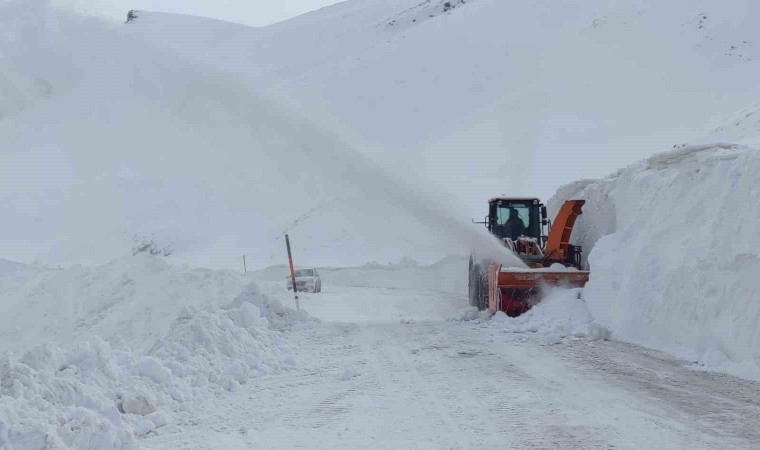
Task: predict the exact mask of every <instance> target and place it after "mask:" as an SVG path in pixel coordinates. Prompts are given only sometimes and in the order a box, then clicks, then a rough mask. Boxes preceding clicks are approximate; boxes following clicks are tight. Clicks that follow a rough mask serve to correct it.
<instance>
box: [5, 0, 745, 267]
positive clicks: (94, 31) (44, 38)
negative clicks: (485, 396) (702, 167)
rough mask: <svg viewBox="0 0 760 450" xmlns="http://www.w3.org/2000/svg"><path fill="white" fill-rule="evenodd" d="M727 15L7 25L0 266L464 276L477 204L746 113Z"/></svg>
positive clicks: (430, 15) (601, 12)
mask: <svg viewBox="0 0 760 450" xmlns="http://www.w3.org/2000/svg"><path fill="white" fill-rule="evenodd" d="M447 3H448V5H449V6H446V4H447ZM732 5H733V7H731V8H726V7H723V6H724V2H718V1H717V0H715V1H707V2H703V3H702V4H701V7H700V8H697V7H696V6H695V5H693V4H692V3H691V2H686V1H685V0H678V1H675V2H666V3H665V2H655V1H647V2H627V1H624V2H616V3H614V4H611V3H609V2H606V1H601V0H596V1H592V2H574V1H567V2H562V3H560V4H557V2H546V1H544V2H529V3H524V4H523V3H521V4H514V3H510V2H502V1H496V0H473V1H468V2H456V1H455V2H442V1H438V0H435V1H425V2H419V1H412V0H393V1H377V0H354V1H350V2H345V3H341V4H339V5H336V6H334V7H331V8H326V9H323V10H321V11H318V12H314V13H311V14H307V15H304V16H302V17H299V18H296V19H293V20H290V21H287V22H284V23H281V24H277V25H274V26H270V27H265V28H250V27H244V26H241V25H236V24H229V23H226V22H220V21H213V20H207V19H202V18H196V17H184V16H178V15H168V14H158V13H148V12H138V13H137V18H136V19H134V20H132V21H130V23H128V24H126V25H123V26H120V27H118V28H116V27H111V26H109V25H106V24H102V23H99V22H97V21H95V20H92V19H84V18H79V17H76V16H71V15H66V14H62V13H60V12H58V11H56V10H54V9H51V8H48V7H47V6H46V5H45V2H23V1H7V2H4V3H3V4H2V8H3V10H2V12H3V14H2V15H0V21H2V22H0V26H2V29H3V30H4V33H3V34H2V35H1V36H0V50H2V56H1V57H0V65H2V67H3V71H2V74H3V75H2V81H1V82H0V84H2V85H1V86H0V95H2V96H3V97H2V99H3V101H2V102H0V103H1V104H2V105H3V106H2V114H3V116H2V119H0V149H1V150H2V152H0V155H1V156H0V157H2V163H3V164H2V166H0V175H2V178H1V179H2V182H1V183H2V194H0V202H2V205H3V206H4V208H5V209H7V210H11V211H13V212H14V213H13V214H12V215H10V216H8V218H7V219H6V222H4V230H3V231H4V232H3V233H2V234H1V235H0V239H1V241H0V244H2V247H3V249H4V250H3V252H4V256H6V257H9V258H12V259H16V260H21V261H25V262H33V261H35V260H39V261H42V262H44V263H53V264H55V263H58V262H63V263H69V262H77V261H78V262H85V263H96V264H101V263H105V262H106V261H109V260H111V259H112V258H113V257H115V256H118V255H123V254H126V253H130V252H131V251H133V250H139V249H140V248H145V249H148V250H152V251H154V252H159V253H172V258H175V259H177V260H179V261H184V262H188V263H191V264H194V265H205V266H220V267H240V265H241V263H240V260H241V256H242V254H243V253H245V254H247V255H248V259H249V262H250V263H251V264H252V265H259V266H264V265H270V264H273V263H276V262H280V261H282V259H283V258H282V252H283V251H282V247H283V245H282V244H283V243H282V240H281V236H282V234H283V231H291V232H292V234H294V245H295V249H296V254H297V255H299V256H300V257H301V258H305V259H306V260H307V261H304V262H305V263H308V264H320V265H326V264H329V265H354V264H359V263H364V262H366V261H370V260H379V261H383V262H385V261H398V260H399V259H400V258H401V257H403V256H409V257H413V258H415V259H418V260H420V261H424V262H432V261H434V260H437V259H439V258H441V257H443V256H445V255H447V254H463V253H466V252H467V251H468V250H469V249H467V248H466V247H468V246H470V245H471V244H472V242H471V241H472V240H480V239H482V235H478V237H473V236H470V232H469V231H468V230H469V228H468V226H467V225H466V224H464V223H463V220H467V219H469V218H471V217H480V216H482V215H483V208H484V204H485V199H487V198H488V197H489V196H491V195H493V194H496V193H507V194H531V195H536V194H545V193H547V192H549V191H550V190H552V189H553V188H554V186H556V185H557V184H560V183H562V182H563V181H570V180H573V179H576V178H578V177H582V176H599V175H601V174H603V173H606V172H608V171H611V170H613V169H614V168H616V167H619V166H620V165H622V162H624V161H630V160H633V159H636V158H639V157H641V156H646V155H648V154H650V153H651V152H652V151H653V150H654V149H657V148H663V147H667V146H670V145H672V144H673V143H682V142H689V141H693V140H694V139H696V138H697V137H698V136H702V135H704V134H705V132H706V130H711V129H713V128H715V126H716V124H720V123H722V122H721V121H722V118H723V117H725V115H726V114H727V113H728V114H732V112H733V111H736V110H740V109H741V108H743V107H745V106H746V104H747V101H748V98H749V99H751V98H760V87H758V86H756V83H755V81H754V73H756V69H757V64H758V60H757V59H756V58H755V57H754V56H755V54H754V52H755V50H754V42H756V39H755V38H756V37H758V36H757V35H758V31H757V29H756V27H754V26H753V23H754V22H753V20H752V19H753V17H757V5H756V4H755V2H751V1H748V0H735V1H734V2H732ZM732 47H733V48H732ZM262 92H264V93H265V94H262ZM283 99H286V100H283ZM284 104H288V105H289V106H283V105H284ZM303 117H307V119H304V118H303ZM325 130H332V131H325ZM748 133H749V131H748ZM356 142H363V143H364V144H365V145H352V144H354V143H356ZM360 154H361V155H369V156H370V158H371V159H373V160H375V161H380V162H381V163H382V164H383V165H384V166H385V167H386V168H389V170H379V169H377V166H376V165H375V164H374V162H370V161H368V160H367V159H366V158H364V157H363V156H360ZM388 173H392V174H393V175H392V176H389V175H388ZM400 180H404V181H403V183H402V182H401V181H400ZM423 186H424V188H422V189H423V190H426V191H434V192H435V195H427V194H420V193H419V190H420V187H423ZM458 219H463V220H458ZM390 221H392V224H393V226H388V223H389V222H390ZM151 244H152V246H151Z"/></svg>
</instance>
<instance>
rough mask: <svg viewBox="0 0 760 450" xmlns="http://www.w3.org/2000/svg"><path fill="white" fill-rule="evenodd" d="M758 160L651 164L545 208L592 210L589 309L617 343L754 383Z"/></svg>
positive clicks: (759, 313)
mask: <svg viewBox="0 0 760 450" xmlns="http://www.w3.org/2000/svg"><path fill="white" fill-rule="evenodd" d="M758 173H760V151H758V150H756V149H751V148H747V147H740V146H734V145H709V146H694V147H686V148H681V149H676V150H672V151H669V152H666V153H662V154H659V155H655V156H653V157H651V158H649V159H647V160H645V161H642V162H640V163H638V164H635V165H632V166H630V167H627V168H625V169H623V170H621V171H619V172H618V173H616V174H614V175H612V176H610V177H608V178H606V179H603V180H600V181H595V182H594V181H584V182H579V183H576V184H574V185H570V186H566V187H564V188H561V189H560V190H559V192H558V193H557V195H556V196H555V197H554V198H553V199H552V200H551V201H550V202H549V205H550V208H551V209H553V210H556V209H557V208H558V206H559V205H560V204H561V203H562V201H564V200H565V199H569V198H582V199H586V200H587V204H586V206H585V208H584V215H583V216H582V218H581V219H580V220H579V222H578V224H577V228H576V231H575V233H574V240H575V242H576V243H578V244H581V245H583V246H584V247H585V251H586V252H590V254H589V263H590V265H591V271H592V274H591V281H590V282H589V284H588V286H587V287H586V289H585V290H584V298H585V300H586V303H587V305H588V308H589V311H590V312H591V314H592V316H593V317H594V319H595V320H597V321H598V322H601V323H603V324H604V325H606V326H608V327H610V328H611V329H612V330H613V332H614V333H615V335H616V337H618V338H622V339H625V340H629V341H633V342H637V343H642V344H644V345H649V346H653V347H657V348H661V349H665V350H669V351H674V352H676V353H678V354H680V355H681V356H684V357H688V358H693V359H695V360H698V361H700V363H702V364H704V365H706V366H710V367H712V368H716V369H724V370H729V371H732V372H734V373H740V374H757V373H758V367H759V366H760V277H758V274H760V251H759V250H758V248H759V247H760V235H759V234H758V233H757V230H758V227H759V226H760V182H759V180H758Z"/></svg>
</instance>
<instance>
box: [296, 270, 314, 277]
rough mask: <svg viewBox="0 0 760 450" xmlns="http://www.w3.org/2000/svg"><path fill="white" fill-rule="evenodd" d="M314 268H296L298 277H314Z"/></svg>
mask: <svg viewBox="0 0 760 450" xmlns="http://www.w3.org/2000/svg"><path fill="white" fill-rule="evenodd" d="M313 276H314V269H301V270H296V277H313Z"/></svg>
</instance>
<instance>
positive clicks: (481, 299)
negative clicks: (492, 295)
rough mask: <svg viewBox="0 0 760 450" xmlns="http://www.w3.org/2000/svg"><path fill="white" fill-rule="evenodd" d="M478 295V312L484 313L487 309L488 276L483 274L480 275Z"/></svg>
mask: <svg viewBox="0 0 760 450" xmlns="http://www.w3.org/2000/svg"><path fill="white" fill-rule="evenodd" d="M478 294H479V295H478V304H477V307H478V310H480V311H485V310H487V309H488V275H487V274H485V273H481V274H480V288H479V289H478Z"/></svg>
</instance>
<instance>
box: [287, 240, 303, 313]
mask: <svg viewBox="0 0 760 450" xmlns="http://www.w3.org/2000/svg"><path fill="white" fill-rule="evenodd" d="M285 245H287V247H288V262H289V263H290V281H292V282H293V294H294V295H295V296H296V309H298V310H299V311H300V310H301V305H300V303H299V302H298V286H297V285H296V271H295V269H294V268H293V253H292V252H291V251H290V237H288V235H287V234H285Z"/></svg>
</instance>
